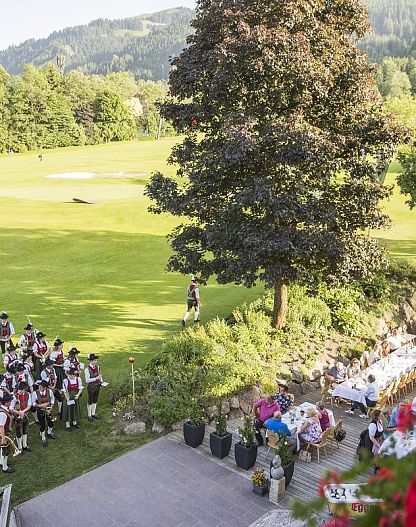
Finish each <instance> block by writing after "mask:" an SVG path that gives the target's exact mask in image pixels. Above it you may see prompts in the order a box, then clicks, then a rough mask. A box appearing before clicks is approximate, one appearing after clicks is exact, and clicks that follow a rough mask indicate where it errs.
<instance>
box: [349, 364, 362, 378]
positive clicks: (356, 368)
mask: <svg viewBox="0 0 416 527" xmlns="http://www.w3.org/2000/svg"><path fill="white" fill-rule="evenodd" d="M360 374H361V367H360V361H359V360H358V359H352V361H351V363H350V365H349V366H348V367H347V376H348V378H349V379H351V378H353V377H358V376H359V375H360Z"/></svg>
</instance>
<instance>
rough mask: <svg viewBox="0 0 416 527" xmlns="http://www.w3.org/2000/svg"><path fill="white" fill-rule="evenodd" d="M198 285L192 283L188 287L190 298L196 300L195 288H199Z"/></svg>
mask: <svg viewBox="0 0 416 527" xmlns="http://www.w3.org/2000/svg"><path fill="white" fill-rule="evenodd" d="M197 287H198V286H197V285H196V284H194V283H192V284H191V285H190V286H189V287H188V298H189V300H196V299H197V298H196V295H195V289H197Z"/></svg>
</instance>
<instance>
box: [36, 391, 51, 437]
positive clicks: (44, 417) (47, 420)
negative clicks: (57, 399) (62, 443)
mask: <svg viewBox="0 0 416 527" xmlns="http://www.w3.org/2000/svg"><path fill="white" fill-rule="evenodd" d="M36 395H37V401H36V404H44V403H49V404H50V402H51V398H50V394H49V388H46V392H45V393H40V388H39V390H38V391H37V392H36ZM36 413H37V414H38V420H39V424H40V431H41V432H44V431H45V430H46V424H48V427H49V428H52V427H53V421H52V414H51V413H50V412H47V411H46V409H45V408H37V407H36Z"/></svg>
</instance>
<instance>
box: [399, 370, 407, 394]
mask: <svg viewBox="0 0 416 527" xmlns="http://www.w3.org/2000/svg"><path fill="white" fill-rule="evenodd" d="M406 383H407V373H406V374H405V375H402V376H401V377H400V383H399V386H398V388H397V393H398V394H399V397H402V394H403V395H404V393H405V388H406Z"/></svg>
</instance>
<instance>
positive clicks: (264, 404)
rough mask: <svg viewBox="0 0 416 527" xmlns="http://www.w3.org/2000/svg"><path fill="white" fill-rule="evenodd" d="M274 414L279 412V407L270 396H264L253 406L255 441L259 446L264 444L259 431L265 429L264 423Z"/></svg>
mask: <svg viewBox="0 0 416 527" xmlns="http://www.w3.org/2000/svg"><path fill="white" fill-rule="evenodd" d="M275 412H280V406H279V403H277V402H276V401H275V400H274V399H273V396H272V395H266V396H265V397H264V398H263V399H260V400H259V401H257V402H255V403H254V404H253V415H254V428H255V429H256V439H257V444H258V445H259V446H262V445H263V444H264V440H263V436H262V435H261V431H260V430H261V429H262V428H265V427H264V423H265V422H266V421H267V420H268V419H271V418H272V417H273V416H274V413H275Z"/></svg>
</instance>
